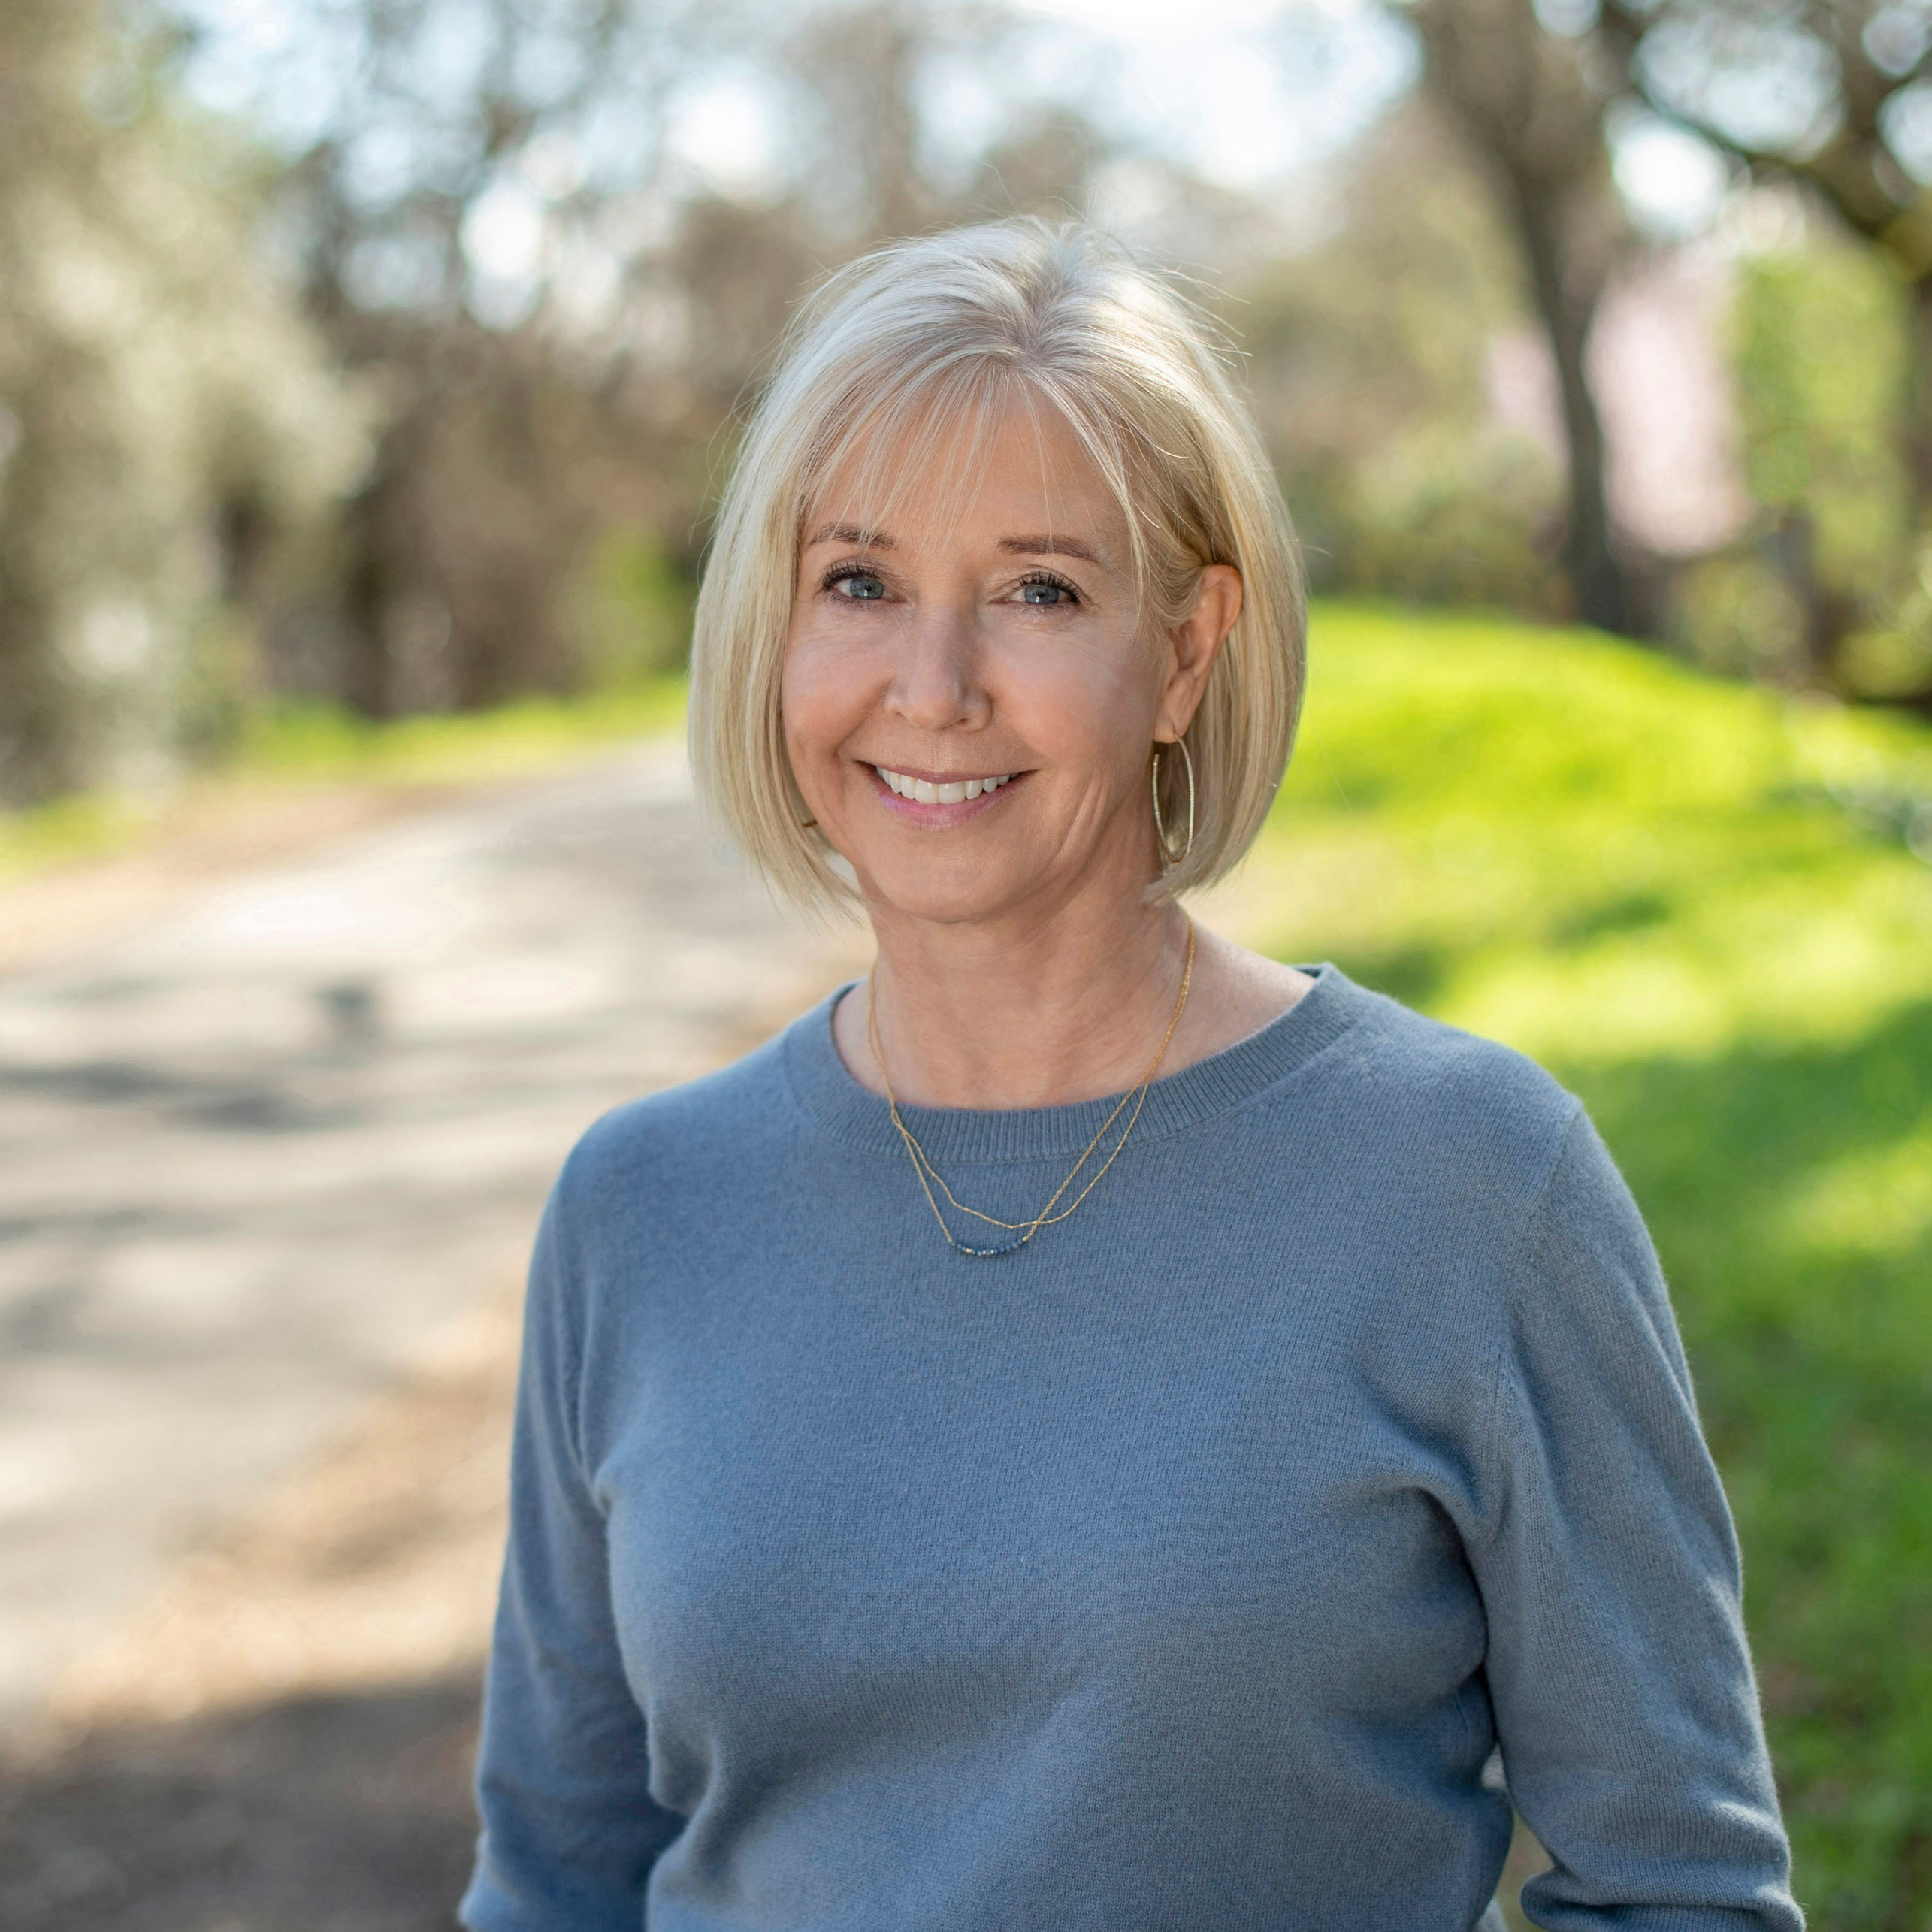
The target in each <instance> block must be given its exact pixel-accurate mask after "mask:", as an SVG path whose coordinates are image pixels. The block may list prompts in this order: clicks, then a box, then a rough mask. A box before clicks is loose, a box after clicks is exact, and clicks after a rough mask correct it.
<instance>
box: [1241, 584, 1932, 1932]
mask: <svg viewBox="0 0 1932 1932" xmlns="http://www.w3.org/2000/svg"><path fill="white" fill-rule="evenodd" d="M1311 652H1312V657H1313V664H1314V669H1313V675H1312V681H1311V694H1310V700H1309V704H1308V713H1307V723H1306V726H1305V731H1304V735H1303V737H1302V742H1301V746H1300V748H1299V751H1298V753H1297V754H1296V762H1295V765H1294V767H1293V771H1292V772H1291V776H1290V781H1289V783H1288V785H1287V786H1286V788H1285V790H1284V792H1283V797H1282V798H1281V800H1280V803H1279V805H1278V806H1277V809H1276V812H1275V813H1274V818H1273V819H1272V821H1271V824H1270V825H1269V827H1268V830H1267V832H1266V833H1265V835H1264V837H1263V840H1262V845H1261V848H1260V849H1259V852H1258V853H1257V854H1256V858H1255V860H1254V861H1253V866H1252V870H1251V872H1250V875H1248V876H1247V878H1246V879H1245V880H1244V882H1243V885H1242V887H1241V898H1242V899H1243V900H1244V902H1245V904H1246V907H1247V924H1249V926H1250V935H1249V936H1250V937H1256V938H1259V939H1260V940H1261V941H1262V942H1264V943H1265V944H1266V945H1268V947H1269V948H1271V950H1274V951H1277V952H1278V953H1280V954H1281V955H1283V957H1292V958H1296V959H1302V960H1306V959H1310V958H1319V957H1330V958H1333V959H1335V960H1337V961H1338V963H1341V965H1342V966H1343V967H1344V969H1346V970H1347V971H1348V972H1351V973H1353V975H1356V977H1358V978H1360V979H1362V980H1364V981H1366V982H1367V983H1368V984H1371V985H1374V986H1377V987H1380V988H1382V989H1383V990H1385V991H1387V992H1389V993H1394V994H1395V995H1397V996H1399V997H1401V998H1402V999H1406V1000H1408V1001H1410V1002H1411V1003H1413V1004H1414V1005H1419V1006H1420V1007H1422V1008H1424V1009H1426V1011H1429V1012H1431V1013H1433V1014H1438V1015H1439V1016H1441V1017H1443V1018H1444V1019H1447V1020H1452V1021H1453V1022H1455V1023H1458V1024H1459V1025H1463V1026H1469V1027H1471V1028H1474V1029H1476V1030H1477V1031H1479V1032H1481V1033H1487V1034H1489V1035H1491V1036H1495V1037H1497V1038H1499V1039H1504V1040H1507V1041H1509V1042H1511V1043H1512V1044H1513V1045H1516V1046H1519V1047H1520V1048H1523V1049H1524V1050H1525V1051H1527V1052H1528V1053H1531V1054H1534V1056H1535V1057H1537V1059H1539V1060H1541V1061H1542V1062H1543V1063H1544V1064H1545V1065H1546V1066H1549V1067H1550V1069H1552V1070H1553V1072H1556V1074H1557V1075H1558V1076H1559V1078H1562V1080H1563V1081H1565V1084H1568V1086H1570V1087H1571V1088H1572V1089H1573V1090H1574V1091H1576V1092H1577V1093H1579V1094H1580V1095H1581V1096H1583V1099H1584V1100H1585V1101H1586V1102H1587V1104H1588V1105H1589V1107H1590V1108H1591V1110H1592V1113H1593V1114H1595V1117H1596V1120H1597V1121H1598V1124H1599V1125H1600V1126H1601V1128H1602V1129H1603V1131H1604V1135H1605V1137H1606V1138H1607V1140H1608V1141H1609V1142H1610V1145H1611V1147H1613V1149H1614V1150H1615V1151H1616V1155H1617V1156H1618V1158H1619V1160H1620V1162H1621V1163H1622V1166H1623V1167H1624V1170H1625V1173H1626V1174H1627V1175H1628V1177H1629V1179H1630V1181H1631V1186H1632V1187H1633V1188H1634V1190H1635V1192H1636V1193H1637V1198H1638V1199H1639V1200H1640V1202H1641V1203H1642V1205H1643V1208H1644V1210H1645V1211H1646V1214H1647V1215H1648V1216H1649V1220H1650V1223H1651V1226H1652V1230H1653V1232H1655V1236H1656V1238H1657V1241H1658V1246H1659V1247H1660V1249H1661V1252H1662V1254H1663V1258H1664V1265H1665V1268H1666V1269H1667V1272H1668V1274H1669V1276H1670V1282H1671V1286H1672V1290H1673V1294H1674V1295H1675V1297H1676V1299H1677V1308H1678V1312H1679V1317H1680V1320H1681V1322H1682V1323H1683V1329H1684V1332H1685V1337H1686V1342H1687V1344H1688V1346H1689V1350H1690V1353H1691V1356H1692V1362H1693V1365H1694V1368H1695V1372H1696V1374H1697V1377H1698V1389H1699V1394H1700V1398H1701V1402H1702V1404H1703V1407H1704V1414H1705V1420H1706V1423H1707V1427H1708V1429H1709V1431H1710V1437H1711V1440H1712V1443H1713V1447H1714V1448H1715V1450H1716V1454H1717V1456H1718V1459H1719V1462H1720V1464H1721V1465H1722V1468H1723V1471H1724V1474H1725V1480H1726V1482H1727V1483H1728V1487H1729V1489H1730V1493H1731V1501H1732V1504H1733V1507H1734V1509H1735V1510H1736V1512H1737V1516H1738V1519H1739V1525H1740V1531H1741V1534H1742V1537H1743V1546H1744V1551H1745V1567H1746V1598H1747V1610H1748V1614H1749V1619H1750V1623H1751V1629H1752V1637H1753V1640H1754V1644H1755V1650H1756V1654H1757V1658H1758V1667H1759V1670H1760V1673H1761V1678H1762V1681H1763V1687H1764V1696H1765V1701H1766V1704H1767V1710H1768V1713H1769V1716H1770V1726H1771V1731H1772V1737H1773V1749H1774V1751H1775V1753H1776V1758H1777V1761H1778V1767H1779V1774H1780V1776H1781V1779H1782V1783H1783V1787H1784V1791H1785V1802H1786V1804H1787V1807H1788V1812H1789V1815H1790V1818H1791V1826H1792V1829H1793V1832H1794V1837H1795V1839H1796V1841H1797V1855H1798V1868H1797V1871H1798V1886H1799V1890H1800V1895H1801V1896H1802V1897H1804V1900H1805V1901H1806V1903H1807V1905H1808V1906H1809V1907H1810V1909H1811V1911H1812V1912H1813V1915H1814V1916H1813V1922H1814V1924H1817V1925H1819V1926H1820V1927H1825V1928H1828V1932H1840V1928H1843V1932H1850V1928H1854V1927H1856V1928H1861V1932H1862V1928H1865V1927H1872V1928H1878V1927H1886V1928H1892V1927H1897V1928H1905V1927H1911V1928H1913V1932H1916V1928H1918V1927H1921V1926H1923V1925H1924V1924H1927V1922H1928V1921H1932V864H1929V863H1925V860H1932V733H1927V732H1925V731H1924V730H1919V729H1917V728H1916V727H1912V726H1911V725H1910V724H1905V723H1902V722H1900V721H1897V720H1890V719H1882V718H1870V717H1864V716H1855V715H1847V714H1846V713H1843V712H1839V711H1837V710H1836V709H1833V708H1830V707H1820V706H1800V705H1794V704H1791V703H1787V702H1785V701H1784V700H1780V699H1779V698H1776V697H1773V696H1771V695H1770V694H1766V693H1764V692H1761V691H1749V690H1746V689H1743V688H1739V687H1737V686H1735V685H1724V684H1719V683H1715V682H1710V681H1709V680H1707V679H1701V678H1699V677H1697V676H1694V675H1692V674H1691V673H1688V672H1686V671H1684V670H1680V669H1679V668H1677V667H1675V666H1673V664H1669V663H1667V662H1665V661H1661V660H1660V659H1659V658H1657V657H1655V655H1652V654H1649V653H1646V652H1640V651H1637V650H1634V649H1630V648H1628V647H1625V646H1619V645H1616V644H1613V643H1610V642H1606V641H1604V640H1603V639H1598V638H1595V637H1592V636H1586V635H1584V634H1581V633H1564V632H1553V631H1537V630H1530V629H1527V628H1525V627H1519V626H1515V625H1511V624H1503V623H1501V622H1492V621H1471V620H1467V619H1462V620H1457V619H1453V618H1422V617H1418V616H1416V615H1412V614H1408V613H1401V614H1397V613H1395V612H1387V613H1377V612H1368V611H1361V610H1341V609H1326V610H1323V611H1320V612H1317V616H1316V619H1315V623H1314V638H1313V643H1312V646H1311ZM1914 848H1916V851H1915V849H1914ZM1919 853H1922V854H1924V859H1921V857H1919V856H1918V854H1919Z"/></svg>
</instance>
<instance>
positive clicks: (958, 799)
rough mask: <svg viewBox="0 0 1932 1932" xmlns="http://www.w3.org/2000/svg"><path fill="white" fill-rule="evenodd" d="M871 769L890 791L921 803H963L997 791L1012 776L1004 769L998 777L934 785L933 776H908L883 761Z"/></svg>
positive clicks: (960, 780)
mask: <svg viewBox="0 0 1932 1932" xmlns="http://www.w3.org/2000/svg"><path fill="white" fill-rule="evenodd" d="M872 769H873V770H874V771H875V772H878V775H879V776H880V777H881V779H884V782H885V785H886V788H887V790H888V791H894V792H896V793H897V794H899V797H901V798H909V799H912V800H915V802H916V803H918V804H921V805H963V804H964V803H965V802H966V800H968V799H969V798H977V797H979V795H980V794H981V793H982V792H988V791H998V790H999V788H1000V787H1001V786H1002V785H1005V783H1007V782H1008V780H1009V779H1011V777H1012V776H1013V774H1012V773H1011V772H1002V773H1001V774H1000V775H999V776H998V777H997V778H989V779H951V780H948V782H946V783H945V784H944V785H935V784H933V782H932V781H931V780H930V779H914V778H908V777H907V776H906V774H905V773H904V772H889V771H887V769H886V768H885V767H884V766H883V765H875V766H873V767H872Z"/></svg>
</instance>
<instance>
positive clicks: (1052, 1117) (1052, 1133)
mask: <svg viewBox="0 0 1932 1932" xmlns="http://www.w3.org/2000/svg"><path fill="white" fill-rule="evenodd" d="M1302 971H1303V972H1306V973H1308V975H1310V976H1311V978H1313V979H1314V985H1313V986H1311V987H1310V988H1309V989H1308V991H1307V992H1306V993H1304V994H1303V995H1302V997H1301V999H1299V1001H1297V1002H1296V1004H1295V1005H1293V1006H1292V1007H1290V1008H1289V1010H1288V1011H1286V1013H1284V1014H1282V1015H1281V1016H1280V1018H1279V1019H1277V1020H1270V1021H1269V1023H1268V1024H1267V1025H1266V1026H1263V1027H1262V1029H1260V1031H1259V1032H1258V1033H1250V1034H1249V1035H1248V1036H1247V1039H1243V1040H1237V1041H1236V1042H1235V1044H1234V1045H1232V1046H1231V1047H1224V1048H1222V1050H1221V1051H1220V1052H1219V1053H1217V1054H1209V1055H1208V1057H1207V1058H1206V1059H1205V1060H1196V1061H1195V1062H1194V1063H1193V1065H1192V1066H1185V1067H1183V1068H1182V1069H1181V1071H1180V1072H1178V1073H1172V1074H1169V1075H1166V1076H1164V1077H1163V1078H1161V1079H1159V1080H1156V1081H1154V1082H1153V1084H1152V1085H1151V1086H1150V1087H1148V1089H1147V1101H1146V1104H1145V1105H1144V1106H1143V1108H1141V1115H1140V1119H1139V1121H1138V1123H1137V1124H1136V1126H1135V1129H1134V1138H1135V1139H1136V1140H1138V1141H1150V1140H1155V1139H1158V1138H1161V1137H1163V1136H1164V1135H1169V1134H1173V1133H1179V1132H1183V1131H1184V1130H1185V1129H1187V1128H1190V1127H1192V1126H1195V1125H1196V1124H1197V1123H1199V1122H1201V1121H1202V1120H1208V1119H1209V1118H1211V1117H1212V1116H1214V1115H1215V1114H1221V1113H1225V1112H1226V1111H1229V1109H1230V1108H1235V1107H1238V1106H1240V1105H1243V1104H1244V1102H1247V1101H1248V1100H1250V1099H1253V1097H1254V1096H1256V1094H1259V1093H1262V1091H1263V1090H1265V1089H1266V1088H1268V1087H1271V1086H1273V1085H1274V1084H1276V1083H1277V1081H1280V1080H1282V1079H1284V1078H1286V1076H1287V1075H1289V1074H1290V1073H1292V1072H1294V1071H1295V1069H1296V1068H1297V1067H1299V1066H1301V1065H1302V1063H1304V1062H1305V1061H1306V1060H1310V1059H1311V1058H1312V1057H1314V1055H1315V1054H1318V1053H1320V1051H1322V1049H1323V1048H1325V1047H1326V1046H1327V1045H1329V1044H1330V1043H1331V1042H1332V1041H1334V1040H1335V1039H1338V1038H1340V1036H1341V1035H1342V1034H1343V1033H1345V1032H1346V1031H1347V1029H1349V1028H1350V1026H1353V1024H1354V1023H1355V1022H1356V1020H1357V1019H1359V1017H1361V1015H1362V1011H1363V1009H1364V1008H1365V1005H1367V1003H1368V1002H1370V1001H1371V1000H1372V999H1373V998H1374V995H1373V994H1371V993H1368V992H1366V991H1365V990H1364V989H1363V988H1362V987H1359V986H1357V985H1356V984H1355V982H1354V981H1353V980H1351V979H1350V978H1348V977H1347V975H1346V974H1344V972H1341V969H1339V968H1338V967H1337V966H1332V965H1328V964H1326V963H1325V964H1323V965H1320V966H1304V967H1302ZM857 984H858V982H857V981H848V983H847V984H845V985H844V986H842V987H839V990H837V991H836V993H833V994H831V995H830V996H829V997H828V998H827V999H824V1000H823V1001H821V1002H820V1003H819V1005H817V1006H815V1008H812V1011H810V1012H809V1013H807V1014H805V1015H803V1017H801V1018H800V1019H799V1020H797V1021H796V1022H795V1023H794V1024H793V1025H792V1026H791V1028H790V1029H788V1031H787V1033H786V1035H785V1040H784V1042H783V1045H784V1050H785V1067H786V1072H787V1073H788V1076H789V1078H790V1080H791V1087H792V1090H793V1091H794V1093H796V1095H797V1097H798V1100H799V1103H800V1105H801V1106H802V1107H803V1108H804V1110H805V1111H806V1114H808V1115H809V1117H810V1118H811V1119H812V1122H813V1123H814V1124H815V1125H816V1126H818V1128H819V1129H821V1131H823V1132H824V1133H826V1134H827V1135H830V1137H831V1138H833V1139H834V1140H836V1141H839V1142H841V1143H842V1144H844V1145H845V1146H847V1147H852V1148H854V1149H855V1150H860V1151H863V1152H866V1153H882V1154H888V1155H890V1156H893V1157H895V1158H899V1159H903V1157H904V1154H905V1148H904V1146H903V1143H902V1142H901V1141H900V1140H899V1134H898V1132H897V1130H896V1129H895V1128H894V1127H893V1124H892V1114H891V1110H890V1108H888V1107H887V1105H886V1103H885V1102H884V1100H883V1099H881V1098H880V1096H878V1095H877V1094H875V1093H872V1092H870V1091H869V1090H867V1089H866V1088H865V1087H861V1086H860V1084H859V1083H858V1082H857V1081H856V1080H854V1078H852V1075H851V1073H850V1072H848V1070H847V1069H846V1066H845V1062H844V1061H843V1060H842V1059H840V1057H839V1049H838V1048H837V1046H836V1044H835V1043H834V1042H833V1037H832V1014H833V1008H835V1007H836V1005H838V1003H839V1000H840V999H842V998H843V997H844V996H845V994H846V993H849V992H850V991H851V990H852V988H853V987H854V986H856V985H857ZM1119 1100H1120V1095H1119V1094H1117V1093H1111V1094H1107V1095H1104V1096H1102V1098H1100V1099H1097V1100H1080V1101H1075V1102H1073V1103H1072V1105H1068V1106H1064V1107H1027V1108H976V1107H912V1106H907V1105H901V1106H900V1108H899V1117H900V1119H902V1120H903V1121H904V1122H905V1123H906V1126H908V1127H909V1128H910V1129H912V1132H913V1134H914V1135H915V1136H916V1137H917V1138H918V1141H919V1144H920V1145H921V1147H923V1148H924V1150H925V1151H926V1152H927V1154H928V1155H930V1156H931V1157H932V1158H933V1160H936V1161H952V1162H955V1163H965V1164H972V1163H992V1162H1000V1161H1025V1160H1044V1159H1046V1158H1048V1156H1054V1155H1059V1154H1073V1153H1078V1152H1079V1151H1080V1150H1081V1148H1082V1147H1084V1146H1085V1145H1086V1144H1087V1142H1088V1141H1090V1140H1091V1139H1092V1138H1093V1136H1094V1135H1095V1134H1096V1132H1099V1128H1100V1126H1101V1123H1102V1122H1103V1121H1105V1119H1106V1118H1107V1117H1108V1114H1111V1112H1112V1111H1114V1106H1115V1105H1116V1104H1117V1102H1118V1101H1119Z"/></svg>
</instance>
